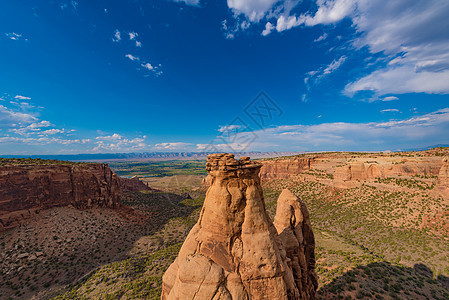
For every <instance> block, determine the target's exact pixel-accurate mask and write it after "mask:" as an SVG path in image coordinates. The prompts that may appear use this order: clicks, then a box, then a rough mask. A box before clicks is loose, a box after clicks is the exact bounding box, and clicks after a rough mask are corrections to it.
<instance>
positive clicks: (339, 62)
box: [323, 55, 346, 76]
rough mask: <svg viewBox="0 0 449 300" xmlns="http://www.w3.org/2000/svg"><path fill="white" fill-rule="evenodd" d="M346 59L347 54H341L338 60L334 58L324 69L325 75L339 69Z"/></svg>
mask: <svg viewBox="0 0 449 300" xmlns="http://www.w3.org/2000/svg"><path fill="white" fill-rule="evenodd" d="M345 61H346V56H344V55H343V56H341V57H340V58H339V59H338V60H333V61H332V62H331V63H330V65H328V66H327V67H326V68H325V69H324V70H323V76H324V75H328V74H331V73H332V72H334V71H335V70H337V69H338V68H340V66H341V65H342V64H343V63H344V62H345Z"/></svg>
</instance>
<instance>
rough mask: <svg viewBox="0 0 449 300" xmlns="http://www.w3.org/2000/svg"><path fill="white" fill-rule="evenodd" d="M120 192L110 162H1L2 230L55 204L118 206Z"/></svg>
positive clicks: (0, 200) (89, 206)
mask: <svg viewBox="0 0 449 300" xmlns="http://www.w3.org/2000/svg"><path fill="white" fill-rule="evenodd" d="M119 193H120V181H119V178H118V176H117V175H116V174H115V173H114V172H112V171H111V169H110V168H109V167H108V165H106V164H74V165H71V164H48V165H39V164H36V165H33V164H28V165H5V166H0V195H1V197H0V231H1V230H3V229H6V228H9V227H13V226H15V225H17V224H18V223H19V222H20V221H21V220H23V219H26V218H28V217H30V216H32V215H33V214H34V213H37V212H39V211H40V210H42V209H48V208H51V207H56V206H67V205H72V206H74V207H76V208H91V207H110V208H115V207H117V206H118V205H119V198H120V195H119Z"/></svg>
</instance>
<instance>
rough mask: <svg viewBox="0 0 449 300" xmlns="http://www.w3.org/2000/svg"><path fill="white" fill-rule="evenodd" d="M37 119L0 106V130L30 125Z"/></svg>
mask: <svg viewBox="0 0 449 300" xmlns="http://www.w3.org/2000/svg"><path fill="white" fill-rule="evenodd" d="M36 120H37V118H36V117H34V116H33V115H31V114H28V113H24V112H20V111H15V110H13V109H11V108H8V107H6V106H3V105H0V128H13V127H18V126H22V125H24V124H25V125H27V124H30V123H32V122H34V121H36Z"/></svg>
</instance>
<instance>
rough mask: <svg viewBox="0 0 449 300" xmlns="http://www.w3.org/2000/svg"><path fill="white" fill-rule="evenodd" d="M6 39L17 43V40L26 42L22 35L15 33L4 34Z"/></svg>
mask: <svg viewBox="0 0 449 300" xmlns="http://www.w3.org/2000/svg"><path fill="white" fill-rule="evenodd" d="M5 35H6V37H8V38H9V39H10V40H14V41H18V40H25V41H27V40H28V39H26V38H24V37H23V36H22V34H20V33H15V32H9V33H5Z"/></svg>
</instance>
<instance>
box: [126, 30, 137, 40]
mask: <svg viewBox="0 0 449 300" xmlns="http://www.w3.org/2000/svg"><path fill="white" fill-rule="evenodd" d="M128 34H129V39H130V40H134V39H135V38H137V37H138V36H139V34H138V33H137V32H129V33H128Z"/></svg>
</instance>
